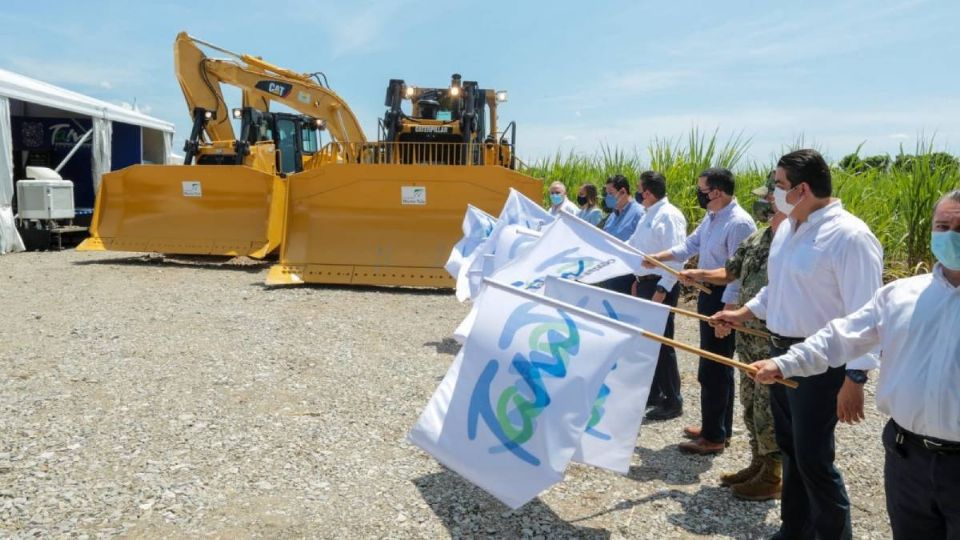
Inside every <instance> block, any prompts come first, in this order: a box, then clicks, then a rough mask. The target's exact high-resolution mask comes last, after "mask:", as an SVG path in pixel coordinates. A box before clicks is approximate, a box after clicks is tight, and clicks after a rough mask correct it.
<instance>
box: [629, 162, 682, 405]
mask: <svg viewBox="0 0 960 540" xmlns="http://www.w3.org/2000/svg"><path fill="white" fill-rule="evenodd" d="M637 199H638V201H640V204H642V205H643V207H644V208H645V209H646V211H645V212H644V214H643V216H642V217H641V218H640V221H639V222H638V223H637V228H636V230H635V231H634V232H633V235H632V236H630V239H629V240H627V243H628V244H630V245H631V246H633V247H635V248H637V249H639V250H640V251H642V252H643V253H659V252H661V251H665V250H667V249H670V248H672V247H673V246H675V245H677V244H681V243H683V241H684V240H685V239H686V238H687V219H686V218H685V217H683V213H682V212H681V211H680V210H678V209H677V207H676V206H674V205H672V204H670V201H669V200H667V179H666V178H664V176H663V175H662V174H660V173H658V172H656V171H646V172H644V173H642V174H640V185H639V187H638V188H637ZM666 264H668V265H669V266H670V267H672V268H674V269H676V270H678V271H679V270H680V269H681V268H682V267H683V265H682V264H681V263H680V262H677V261H673V262H670V263H666ZM640 272H641V274H639V275H637V276H636V283H634V289H633V294H634V295H635V296H639V297H640V298H645V299H647V300H653V301H654V302H659V303H663V304H667V305H669V306H673V307H676V305H677V300H678V299H679V297H680V285H679V284H678V283H677V278H676V277H674V275H673V274H671V273H669V272H667V271H666V270H663V269H661V268H652V269H647V268H641V269H640ZM663 335H664V337H668V338H671V339H672V338H673V314H672V313H671V314H670V315H669V316H668V317H667V327H666V330H664V333H663ZM647 405H648V406H651V407H653V408H652V409H651V410H649V411H648V412H647V416H646V418H647V419H648V420H670V419H671V418H676V417H678V416H680V415H682V414H683V397H682V396H681V395H680V371H679V370H678V369H677V352H676V351H675V350H674V348H673V347H669V346H667V345H662V346H661V347H660V356H659V357H658V358H657V369H656V371H655V372H654V375H653V383H652V384H651V385H650V397H649V398H648V399H647Z"/></svg>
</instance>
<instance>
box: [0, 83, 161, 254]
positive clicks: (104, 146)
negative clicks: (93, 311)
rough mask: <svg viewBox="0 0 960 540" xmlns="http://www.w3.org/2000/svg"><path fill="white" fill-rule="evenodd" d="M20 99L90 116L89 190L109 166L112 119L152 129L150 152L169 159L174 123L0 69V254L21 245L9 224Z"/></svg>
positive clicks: (12, 220)
mask: <svg viewBox="0 0 960 540" xmlns="http://www.w3.org/2000/svg"><path fill="white" fill-rule="evenodd" d="M19 103H23V104H32V105H39V106H41V107H46V108H49V109H54V110H57V111H65V112H69V113H73V114H75V115H79V116H86V117H89V118H91V119H92V122H93V157H92V163H93V165H92V166H93V183H94V192H96V189H97V188H98V187H99V185H100V178H101V176H102V175H103V174H104V173H106V172H109V171H110V161H111V156H110V153H111V150H110V149H111V146H112V144H111V143H112V140H111V133H112V123H113V122H122V123H125V124H130V125H133V126H138V127H140V128H142V129H143V130H144V134H145V135H146V134H147V133H151V134H154V136H153V137H152V139H154V140H156V141H157V146H159V148H157V149H155V150H154V151H153V153H152V155H153V156H156V157H154V161H156V162H162V163H170V160H171V157H170V156H171V153H172V152H171V149H172V145H173V132H174V127H173V124H171V123H169V122H164V121H163V120H158V119H156V118H153V117H151V116H147V115H145V114H142V113H140V112H138V111H134V110H130V109H125V108H123V107H120V106H117V105H113V104H111V103H107V102H105V101H100V100H98V99H94V98H91V97H88V96H85V95H83V94H78V93H77V92H71V91H70V90H65V89H63V88H59V87H57V86H53V85H51V84H47V83H45V82H42V81H38V80H36V79H31V78H29V77H25V76H23V75H19V74H17V73H13V72H10V71H6V70H3V69H0V254H3V253H7V252H10V251H20V250H22V249H23V243H22V242H21V240H20V237H19V235H18V234H17V230H16V227H15V225H14V217H13V208H12V201H13V189H14V187H13V181H14V178H13V163H12V162H11V159H12V155H13V133H12V131H11V122H10V116H11V109H12V108H13V107H12V105H13V104H19ZM157 135H158V136H157ZM146 139H147V137H144V140H146Z"/></svg>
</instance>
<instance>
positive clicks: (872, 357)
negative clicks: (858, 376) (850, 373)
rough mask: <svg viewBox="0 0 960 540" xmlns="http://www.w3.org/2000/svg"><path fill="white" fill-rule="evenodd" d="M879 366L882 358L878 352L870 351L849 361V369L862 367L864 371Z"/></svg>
mask: <svg viewBox="0 0 960 540" xmlns="http://www.w3.org/2000/svg"><path fill="white" fill-rule="evenodd" d="M879 367H880V359H879V358H878V357H877V355H876V353H870V354H867V355H864V356H861V357H860V358H856V359H854V360H851V361H849V362H847V369H861V370H863V371H869V370H871V369H877V368H879Z"/></svg>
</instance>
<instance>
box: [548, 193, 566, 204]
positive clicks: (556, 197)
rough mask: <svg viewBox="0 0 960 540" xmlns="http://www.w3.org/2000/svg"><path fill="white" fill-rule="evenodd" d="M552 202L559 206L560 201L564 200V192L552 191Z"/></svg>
mask: <svg viewBox="0 0 960 540" xmlns="http://www.w3.org/2000/svg"><path fill="white" fill-rule="evenodd" d="M550 202H551V203H552V204H553V205H554V206H559V205H560V203H562V202H563V193H551V194H550Z"/></svg>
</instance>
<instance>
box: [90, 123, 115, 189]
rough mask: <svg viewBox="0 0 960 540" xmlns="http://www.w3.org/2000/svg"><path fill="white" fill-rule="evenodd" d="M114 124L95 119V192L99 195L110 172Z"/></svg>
mask: <svg viewBox="0 0 960 540" xmlns="http://www.w3.org/2000/svg"><path fill="white" fill-rule="evenodd" d="M112 144H113V122H111V121H109V120H107V119H105V118H94V119H93V160H92V162H93V192H94V193H99V191H100V180H101V179H102V178H103V175H105V174H107V173H108V172H110V162H111V148H112Z"/></svg>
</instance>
